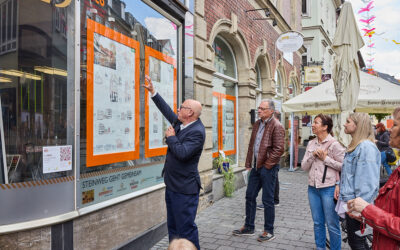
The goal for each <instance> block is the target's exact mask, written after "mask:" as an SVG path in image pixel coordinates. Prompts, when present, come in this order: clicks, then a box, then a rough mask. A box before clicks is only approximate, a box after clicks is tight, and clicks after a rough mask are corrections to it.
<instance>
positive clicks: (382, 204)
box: [347, 107, 400, 250]
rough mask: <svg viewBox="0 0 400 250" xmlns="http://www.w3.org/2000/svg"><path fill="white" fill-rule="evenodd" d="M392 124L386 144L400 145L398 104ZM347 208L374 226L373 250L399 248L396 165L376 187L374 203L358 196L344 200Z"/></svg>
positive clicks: (398, 172) (399, 190) (399, 170)
mask: <svg viewBox="0 0 400 250" xmlns="http://www.w3.org/2000/svg"><path fill="white" fill-rule="evenodd" d="M393 117H394V124H393V127H392V133H391V134H390V142H389V144H390V146H391V147H394V148H400V107H397V108H396V109H395V110H394V112H393ZM347 205H348V207H349V212H350V215H351V212H353V211H354V212H358V213H361V216H360V217H358V218H356V219H358V220H363V221H364V222H366V223H367V224H369V225H370V226H371V227H372V228H373V229H374V237H373V241H372V248H373V249H374V250H379V249H385V250H392V249H393V250H394V249H399V246H400V166H398V167H397V168H396V169H395V170H394V171H393V173H392V175H390V178H389V180H388V181H387V182H386V184H385V186H383V187H382V188H381V189H380V190H379V195H378V197H377V198H376V200H375V204H370V203H369V202H366V201H365V200H363V199H362V198H360V197H358V198H356V199H354V200H350V201H349V202H348V203H347Z"/></svg>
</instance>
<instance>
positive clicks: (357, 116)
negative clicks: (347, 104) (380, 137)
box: [344, 113, 375, 152]
mask: <svg viewBox="0 0 400 250" xmlns="http://www.w3.org/2000/svg"><path fill="white" fill-rule="evenodd" d="M344 132H345V133H346V134H349V135H351V137H352V140H351V142H350V145H349V146H348V149H347V151H349V152H351V151H353V150H354V149H355V148H356V147H357V146H358V144H360V143H361V142H362V141H364V140H370V141H372V142H374V140H375V136H374V130H373V128H372V123H371V119H370V118H369V115H368V114H366V113H352V114H350V115H349V117H348V118H347V119H346V123H345V124H344Z"/></svg>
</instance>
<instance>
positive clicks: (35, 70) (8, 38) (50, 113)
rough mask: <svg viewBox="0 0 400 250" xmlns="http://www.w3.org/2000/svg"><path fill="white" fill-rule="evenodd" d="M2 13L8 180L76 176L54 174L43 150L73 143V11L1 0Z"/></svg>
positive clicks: (0, 74)
mask: <svg viewBox="0 0 400 250" xmlns="http://www.w3.org/2000/svg"><path fill="white" fill-rule="evenodd" d="M0 13H1V14H0V28H1V30H0V82H1V85H0V96H1V111H2V118H3V124H2V126H3V129H4V141H5V143H4V144H5V153H6V159H7V161H6V165H7V169H6V172H7V175H8V179H7V181H8V182H9V183H15V182H24V181H32V180H33V181H35V180H42V179H50V178H55V177H61V176H70V175H72V170H70V171H55V172H52V173H48V172H49V171H48V169H46V168H44V166H43V153H42V152H43V147H45V146H56V145H71V146H72V144H73V122H74V121H73V113H74V110H73V108H74V98H73V85H74V81H73V77H74V72H73V69H74V67H73V65H74V52H73V48H74V41H73V39H72V38H73V37H74V36H73V26H74V23H73V22H74V21H73V20H74V11H73V7H72V6H68V7H66V8H57V7H55V6H52V5H50V4H48V3H45V2H43V1H35V0H24V1H17V0H0ZM38 13H40V14H38ZM17 33H18V35H17ZM69 156H71V157H72V154H70V155H69ZM4 182H6V180H4Z"/></svg>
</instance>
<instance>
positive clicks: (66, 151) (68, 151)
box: [60, 147, 72, 161]
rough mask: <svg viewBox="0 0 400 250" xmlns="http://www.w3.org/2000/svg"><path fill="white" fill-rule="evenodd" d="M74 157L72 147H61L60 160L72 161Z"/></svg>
mask: <svg viewBox="0 0 400 250" xmlns="http://www.w3.org/2000/svg"><path fill="white" fill-rule="evenodd" d="M71 158H72V147H61V148H60V160H61V161H70V160H71Z"/></svg>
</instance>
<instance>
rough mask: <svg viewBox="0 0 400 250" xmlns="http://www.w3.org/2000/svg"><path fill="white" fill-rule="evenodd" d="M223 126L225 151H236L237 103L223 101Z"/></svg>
mask: <svg viewBox="0 0 400 250" xmlns="http://www.w3.org/2000/svg"><path fill="white" fill-rule="evenodd" d="M222 109H223V111H222V124H223V127H222V129H223V146H224V150H233V149H235V113H234V112H235V103H234V102H233V101H231V100H227V99H222Z"/></svg>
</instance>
